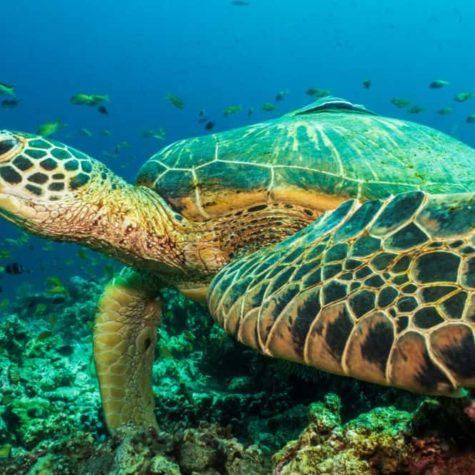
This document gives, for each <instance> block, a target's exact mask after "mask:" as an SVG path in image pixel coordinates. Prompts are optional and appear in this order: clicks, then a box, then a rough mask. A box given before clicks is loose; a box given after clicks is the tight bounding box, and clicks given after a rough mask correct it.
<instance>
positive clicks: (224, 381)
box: [0, 0, 475, 474]
mask: <svg viewBox="0 0 475 475" xmlns="http://www.w3.org/2000/svg"><path fill="white" fill-rule="evenodd" d="M0 6H1V7H2V9H1V11H2V21H1V26H0V39H1V45H2V54H1V67H0V82H1V83H4V84H8V85H12V86H14V88H15V94H14V95H13V96H7V95H1V96H0V104H1V105H2V106H1V107H0V129H3V128H5V129H10V130H21V131H25V132H36V131H37V130H38V128H39V127H40V126H41V125H44V124H45V123H54V124H55V125H56V126H57V129H58V130H57V131H56V132H55V133H54V134H53V135H52V138H54V139H57V140H59V141H61V142H64V143H67V144H68V145H71V146H74V147H76V148H78V149H79V150H82V151H84V152H86V153H88V154H89V155H91V156H93V157H95V158H97V159H99V160H101V161H103V162H104V163H106V164H107V165H108V166H109V167H110V168H111V169H112V170H114V171H115V172H117V173H118V174H120V175H121V176H123V177H124V178H126V179H127V180H129V181H133V180H134V178H135V175H136V173H137V171H138V169H139V167H140V166H141V164H142V163H144V162H145V160H146V159H147V158H148V157H149V156H151V155H152V154H153V153H154V152H156V151H157V150H159V149H160V148H161V147H163V146H165V145H167V144H169V143H171V142H173V141H175V140H178V139H181V138H185V137H191V136H196V135H201V134H207V133H214V132H218V131H222V130H226V129H229V128H232V127H238V126H242V125H246V124H250V123H254V122H258V121H262V120H266V119H270V118H275V117H278V116H279V115H281V114H283V113H285V112H288V111H291V110H292V109H296V108H299V107H301V106H303V105H306V104H307V103H310V102H312V101H313V100H314V99H315V97H317V96H318V95H319V94H324V93H325V92H328V93H331V94H332V95H335V96H338V97H344V98H346V99H348V100H351V101H352V102H356V103H361V104H364V105H365V106H366V107H367V108H368V109H370V110H372V111H375V112H377V113H380V114H382V115H388V116H392V117H399V118H404V119H409V120H415V121H418V122H421V123H424V124H427V125H430V126H432V127H435V128H437V129H440V130H442V131H444V132H446V133H448V134H451V135H453V136H455V137H457V138H458V139H460V140H462V141H463V142H465V143H467V144H469V145H471V146H475V116H473V120H471V119H470V117H471V116H472V114H475V98H473V99H472V98H468V99H467V100H466V101H457V100H455V99H454V98H455V96H456V95H457V94H460V93H464V92H468V93H471V92H472V91H475V61H474V55H473V52H474V51H475V35H474V25H475V4H474V2H472V1H469V0H458V1H457V0H455V1H451V2H447V1H442V0H430V1H429V0H411V1H409V0H398V1H397V2H394V1H390V0H378V1H376V0H328V1H320V0H294V1H293V2H291V1H287V0H246V1H244V0H243V1H231V0H201V1H198V0H183V1H182V0H160V1H151V0H150V1H134V2H131V1H128V2H126V1H124V0H114V1H112V0H102V1H93V0H82V1H81V2H77V1H60V0H48V1H44V0H38V1H35V2H33V1H28V0H15V1H11V2H6V1H3V2H1V3H0ZM434 80H446V81H448V82H450V84H449V85H446V86H444V87H441V88H434V87H430V84H431V83H432V82H433V81H434ZM83 92H84V93H91V94H101V95H107V96H108V97H109V101H107V102H104V107H105V110H102V111H99V110H98V109H97V107H87V106H78V105H74V104H72V103H71V102H70V98H71V97H72V96H73V95H74V94H77V93H83ZM12 98H14V99H15V100H17V101H16V102H15V101H14V102H10V103H8V102H6V103H5V102H3V103H2V100H5V99H8V100H12ZM401 99H404V101H403V103H401ZM406 100H407V103H406ZM263 105H264V107H263ZM398 105H399V106H400V107H398ZM230 106H236V107H230ZM12 266H13V267H12ZM120 267H121V266H120V265H118V264H117V263H114V262H113V261H112V260H109V259H106V258H104V257H102V256H100V255H98V254H95V253H93V252H92V251H89V250H86V249H82V248H80V247H78V246H75V245H71V244H58V243H51V242H48V241H44V240H41V239H39V238H35V237H29V236H27V235H26V234H25V233H23V232H22V231H21V230H18V229H17V228H15V227H13V226H12V225H10V224H8V223H7V222H5V221H0V270H1V272H0V358H1V361H2V369H1V370H0V388H1V397H2V400H1V401H0V460H1V463H3V464H5V465H4V466H3V468H1V469H0V473H3V472H4V473H164V474H168V473H170V474H171V473H185V474H187V473H190V474H191V473H203V474H204V473H206V474H212V473H233V474H237V473H242V474H252V473H272V471H275V473H309V474H311V473H335V474H337V473H338V474H339V473H342V474H345V473H348V474H353V473H354V474H359V473H362V474H365V473H413V474H416V473H420V474H423V473H430V474H436V473H437V474H438V473H454V474H455V473H462V474H464V473H467V474H470V473H475V468H474V469H473V470H472V468H471V467H474V466H475V465H474V464H475V459H474V458H473V457H474V456H473V454H471V453H469V452H470V451H469V448H470V446H471V444H472V443H475V441H474V440H473V438H472V439H469V441H467V439H463V442H461V444H462V445H461V446H460V447H459V446H457V450H455V449H454V453H455V452H456V453H457V454H458V455H457V456H455V455H454V456H452V457H449V456H448V455H447V453H448V452H447V453H445V452H444V450H443V447H445V446H444V444H446V443H447V440H450V441H451V443H452V442H453V440H455V439H457V438H458V437H459V435H460V434H461V433H462V432H463V433H465V432H464V431H466V432H470V431H471V433H472V435H473V432H474V431H473V426H471V429H470V430H467V427H468V424H469V423H468V422H467V421H465V420H463V417H462V415H463V411H461V410H460V408H458V407H457V406H456V405H455V406H454V407H452V404H455V403H453V402H450V403H447V404H446V405H445V404H444V406H446V407H444V408H442V407H441V406H442V404H441V403H440V401H439V400H437V399H424V398H422V397H418V396H414V395H410V394H408V393H405V392H403V391H397V390H394V389H384V388H379V387H376V386H372V385H370V384H365V383H359V382H355V381H350V380H346V379H343V378H337V377H333V376H330V375H322V374H320V373H318V372H316V371H314V370H312V372H308V371H307V370H304V369H301V368H296V367H295V366H294V365H289V364H286V363H278V362H274V361H273V362H269V361H268V360H267V359H264V358H263V357H261V356H259V355H256V354H254V353H253V352H252V351H250V350H248V349H244V348H241V347H239V345H237V344H236V343H234V342H232V341H231V340H230V339H228V338H227V337H226V336H225V335H224V334H222V333H221V332H220V331H219V329H217V328H215V327H214V326H213V325H212V321H211V317H209V315H208V314H207V310H206V308H205V307H201V306H199V305H196V304H193V303H191V302H189V301H187V300H185V299H184V298H182V297H180V296H179V295H178V294H176V293H174V292H173V291H170V299H169V303H167V312H166V314H165V317H164V325H163V328H162V329H161V330H160V332H161V333H160V343H159V345H160V346H159V348H158V355H159V359H160V361H161V362H160V363H157V366H156V368H155V369H154V383H155V385H156V386H159V389H156V391H155V392H156V394H157V399H159V402H158V406H157V415H158V418H159V421H160V420H162V421H163V423H162V424H161V425H162V427H163V428H164V430H165V432H166V431H168V432H167V434H168V437H169V439H167V438H166V437H167V436H165V435H163V439H160V440H158V441H157V440H155V439H154V440H151V439H150V437H151V436H150V435H147V434H146V435H143V436H142V438H136V439H131V440H127V441H124V440H120V441H118V440H115V442H114V441H112V442H111V440H106V432H105V428H104V423H103V421H102V419H101V418H102V415H101V413H100V408H99V395H98V391H97V387H96V386H95V384H96V383H95V378H94V368H93V365H92V364H91V336H90V330H91V326H92V321H93V315H94V309H95V303H96V301H97V298H98V296H99V295H100V292H101V288H102V285H103V284H104V283H105V282H106V281H107V279H108V278H110V276H111V275H112V274H113V273H114V271H115V270H117V269H120ZM159 381H160V383H159ZM78 387H79V388H80V389H77V388H78ZM73 388H76V389H73ZM312 404H313V405H312ZM447 407H449V409H447ZM309 408H310V409H309ZM389 408H392V409H389ZM309 411H310V412H309ZM447 411H448V412H447ZM309 414H310V416H309ZM309 417H310V419H309ZM358 417H360V419H357V418H358ZM309 420H310V422H311V424H313V426H312V427H311V426H308V424H309ZM355 420H356V421H357V422H354V421H355ZM434 420H437V421H438V423H437V424H435V426H430V421H432V422H434ZM448 421H450V424H449V423H448ZM345 424H350V426H345ZM351 424H353V425H351ZM316 427H317V428H319V429H320V433H319V434H320V435H318V436H317V435H316V434H317V433H318V430H317V429H315V428H316ZM336 427H337V428H339V431H340V432H339V433H340V435H341V437H340V438H339V439H338V443H340V444H341V450H338V451H336V452H335V450H334V446H335V443H336V442H335V440H336V439H335V440H333V442H331V441H330V442H328V444H327V446H325V443H326V442H324V441H323V439H325V436H324V435H322V434H329V433H330V432H331V431H332V430H334V429H335V428H336ZM428 427H429V433H430V434H431V437H432V436H433V437H434V438H435V439H436V440H437V444H439V445H437V444H435V443H434V444H435V445H434V446H437V447H438V449H440V450H439V451H437V450H438V449H437V450H436V449H434V446H430V447H429V445H430V444H429V443H428V442H427V440H428V438H427V437H426V434H427V430H428V429H427V428H428ZM448 427H449V428H450V431H449V434H446V433H445V432H443V430H446V429H447V428H448ZM305 428H306V429H305ZM304 429H305V430H306V431H307V433H304V435H303V436H301V438H300V439H298V440H299V442H298V443H297V442H295V443H294V446H292V447H290V448H289V447H288V446H287V448H286V449H285V450H284V449H282V447H284V446H285V444H286V443H287V442H289V441H291V440H297V438H298V437H299V434H300V433H301V432H302V431H303V430H304ZM76 430H77V432H74V431H76ZM187 431H188V432H187ZM193 431H194V432H193ZM312 431H313V432H312ZM438 431H439V432H438ZM350 432H351V433H352V434H357V435H358V434H359V435H360V436H361V438H360V439H358V437H357V436H354V440H353V441H351V440H350V439H351V437H352V436H350V435H348V436H347V433H350ZM170 434H171V435H170ZM177 434H178V435H177ZM183 434H185V435H183ZM309 434H310V435H309ZM345 434H346V435H345ZM375 434H376V435H375ZM408 434H410V435H409V437H411V440H413V439H414V438H415V439H417V441H418V443H419V447H422V449H421V450H423V449H424V450H425V449H427V450H426V452H424V454H426V455H427V454H431V455H430V456H429V455H427V456H426V458H425V459H423V462H421V463H420V464H415V463H414V464H413V466H409V465H408V463H407V457H409V455H411V456H414V453H415V452H411V453H410V454H409V453H408V452H407V453H406V452H405V450H406V451H407V450H409V449H408V443H407V437H408ZM434 434H435V435H434ZM180 437H181V438H180ZM232 437H237V439H233V438H232ZM302 437H303V438H302ZM315 437H321V438H322V447H326V448H325V449H324V450H323V449H322V450H323V451H326V452H325V453H326V455H325V457H323V458H322V460H326V461H327V462H326V465H322V468H321V469H320V468H319V469H318V470H320V471H318V470H317V469H316V468H315V466H316V465H312V463H311V462H309V461H308V460H307V461H305V460H304V461H303V462H301V463H300V462H299V463H300V465H298V464H297V463H296V465H294V466H293V468H288V467H287V468H283V467H284V465H283V462H282V460H288V459H290V458H291V457H292V456H293V454H294V453H295V452H296V450H297V448H296V447H297V446H305V444H310V442H309V441H310V440H312V438H313V440H314V439H315ZM437 437H439V439H437ZM445 437H446V438H445ZM356 439H358V440H356ZM325 440H326V439H325ZM328 440H330V439H328ZM363 440H365V441H368V440H370V441H371V443H370V442H368V443H366V442H365V443H366V445H364V444H363V442H362V441H363ZM114 443H115V444H116V445H114ZM68 444H70V445H68ZM98 444H99V445H98ZM100 444H102V445H100ZM120 444H122V445H121V447H124V445H123V444H126V445H125V447H126V449H124V450H123V452H122V453H121V455H117V451H116V448H117V446H118V445H120ZM127 444H129V445H127ZM187 444H188V445H187ZM352 444H354V445H352ZM358 444H359V445H358ZM362 444H363V445H362ZM424 444H426V445H424ZM368 445H370V447H369V446H368ZM52 447H53V449H52ZM54 447H56V449H54ZM71 447H73V448H71ZM98 447H99V448H98ZM249 447H251V448H249ZM332 447H333V448H332ZM451 447H452V446H451ZM132 449H133V450H132ZM279 449H282V450H284V452H281V453H280V456H276V455H274V454H275V453H277V452H278V450H279ZM347 449H348V450H347ZM350 449H351V450H350ZM429 449H430V450H429ZM432 449H433V450H432ZM459 449H460V450H459ZM332 450H333V451H332ZM345 450H346V451H345ZM411 450H412V449H411ZM434 451H435V452H434ZM350 452H351V454H350ZM31 454H33V455H31ZM124 454H125V455H124ZM203 454H204V455H203ZM342 454H343V455H342ZM362 454H363V455H362ZM434 454H435V455H434ZM441 454H442V455H441ZM444 454H445V455H444ZM460 454H462V455H460ZM467 454H468V455H467ZM273 455H274V461H272V460H271V458H272V456H273ZM45 457H47V458H46V459H45ZM121 457H122V458H121ZM345 457H346V458H345ZM405 457H406V458H405ZM431 457H432V458H431ZM444 457H445V458H444ZM464 457H465V458H464ZM151 460H153V461H154V462H153V464H152V462H150V461H151ZM197 460H199V461H200V462H199V463H198V462H196V461H197ZM236 460H239V461H241V462H239V463H238V462H236ZM368 460H369V461H368ZM414 460H419V459H417V458H416V459H414ZM467 460H469V462H467ZM451 461H455V462H454V463H455V464H457V463H460V465H454V466H453V467H452V468H450V467H449V464H450V463H452V462H451ZM195 462H196V463H195ZM193 463H195V465H193ZM444 463H446V465H447V467H449V468H447V470H448V471H447V472H442V471H440V472H438V471H435V470H436V468H434V467H439V468H440V467H442V466H443V464H444ZM305 464H307V465H305ZM236 467H237V468H236ZM302 467H307V468H302ZM308 467H314V468H308ZM460 467H462V468H460ZM2 470H3V472H2ZM35 470H36V471H35ZM42 470H43V471H42ZM305 470H308V471H305ZM431 470H434V471H431ZM451 470H452V471H451ZM457 470H458V471H457Z"/></svg>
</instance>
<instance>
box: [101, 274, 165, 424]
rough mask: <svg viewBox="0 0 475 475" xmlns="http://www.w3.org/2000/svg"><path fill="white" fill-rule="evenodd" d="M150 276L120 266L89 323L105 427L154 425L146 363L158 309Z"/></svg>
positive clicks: (149, 371) (151, 355) (149, 360)
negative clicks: (94, 317) (91, 323)
mask: <svg viewBox="0 0 475 475" xmlns="http://www.w3.org/2000/svg"><path fill="white" fill-rule="evenodd" d="M157 293H158V286H154V285H153V279H151V278H150V277H149V276H147V277H146V276H144V275H141V274H139V273H137V272H135V271H131V270H129V269H125V270H124V271H123V272H122V273H121V274H120V275H119V276H117V277H116V278H114V279H113V280H112V282H111V283H110V284H109V285H108V286H107V287H106V289H105V291H104V294H103V296H102V298H101V301H100V303H99V311H98V314H97V317H96V324H95V328H94V359H95V362H96V368H97V374H98V378H99V386H100V391H101V398H102V405H103V410H104V415H105V419H106V423H107V427H108V428H109V429H110V430H114V429H117V428H118V427H119V426H121V425H123V424H130V425H133V426H152V427H155V428H156V427H158V426H157V421H156V419H155V415H154V413H153V408H154V398H153V392H152V364H153V360H154V356H155V344H156V341H157V335H156V327H157V325H158V323H159V318H160V313H161V308H160V304H159V302H158V301H157Z"/></svg>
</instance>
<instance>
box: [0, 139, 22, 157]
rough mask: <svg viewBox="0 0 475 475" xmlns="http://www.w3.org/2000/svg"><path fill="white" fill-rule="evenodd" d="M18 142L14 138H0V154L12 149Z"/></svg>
mask: <svg viewBox="0 0 475 475" xmlns="http://www.w3.org/2000/svg"><path fill="white" fill-rule="evenodd" d="M17 144H18V142H17V141H16V140H15V139H10V138H9V139H4V140H0V155H3V154H5V153H7V152H9V151H10V150H12V149H13V148H14V147H15V146H16V145H17Z"/></svg>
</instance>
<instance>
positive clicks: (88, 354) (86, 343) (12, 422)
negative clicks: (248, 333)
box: [0, 276, 475, 475]
mask: <svg viewBox="0 0 475 475" xmlns="http://www.w3.org/2000/svg"><path fill="white" fill-rule="evenodd" d="M103 284H104V282H95V281H91V280H89V279H88V280H86V279H83V278H81V277H77V276H76V277H73V278H71V279H70V281H69V283H68V284H67V285H65V288H66V292H64V293H62V294H61V295H51V294H49V293H44V294H42V293H38V294H26V295H25V294H23V295H19V296H18V298H17V299H16V300H15V302H13V303H12V304H11V306H10V308H9V309H8V311H3V313H4V315H3V316H0V387H1V394H0V397H1V400H0V473H1V474H12V475H13V474H15V475H17V474H42V475H43V474H66V475H68V474H91V475H92V474H94V475H96V474H97V475H99V474H163V475H168V474H170V475H171V474H186V475H195V474H196V475H198V474H203V475H217V474H229V475H253V474H272V473H274V474H282V475H290V474H292V475H295V474H297V475H298V474H303V475H305V474H309V475H313V474H315V475H318V474H330V475H332V474H335V475H359V474H362V475H365V474H410V475H425V474H427V475H445V474H447V475H455V474H461V475H465V474H467V475H470V474H475V405H474V404H473V403H472V401H471V399H470V398H468V397H467V398H464V399H457V400H456V399H448V398H428V397H422V396H417V395H413V394H410V393H407V392H404V391H399V390H396V389H393V388H382V387H379V386H375V385H371V384H366V383H362V382H358V381H355V380H352V379H348V378H340V377H337V376H332V375H328V374H325V373H322V372H318V371H316V370H314V369H311V368H305V367H302V366H299V365H294V364H290V363H287V362H282V361H277V360H272V359H269V358H266V357H263V356H261V355H258V354H256V353H255V352H254V351H252V350H250V349H247V348H245V347H243V346H241V345H239V344H237V343H236V342H234V341H233V340H232V339H231V338H229V337H228V336H226V335H225V334H224V333H223V331H222V330H221V329H220V328H218V327H217V326H216V325H214V324H213V321H212V319H211V317H210V316H209V314H208V312H207V310H206V308H205V307H203V306H200V305H197V304H196V303H193V302H191V301H189V300H186V299H185V298H183V297H182V296H181V295H179V294H178V293H176V292H174V291H172V290H169V291H165V292H164V298H165V302H166V308H165V311H164V315H163V318H162V325H161V327H160V330H159V342H158V345H157V361H156V363H155V365H154V369H153V383H154V393H155V396H156V397H155V399H156V415H157V420H158V422H159V425H160V431H159V432H155V431H152V430H147V431H143V432H133V431H131V430H130V429H126V428H125V429H124V430H122V431H120V432H119V433H117V434H115V435H114V436H109V435H108V434H107V431H106V429H105V425H104V421H103V418H102V412H101V408H100V398H99V392H98V388H97V382H96V377H95V368H94V364H93V359H92V333H91V329H92V327H93V319H94V313H95V308H96V303H97V299H98V298H99V295H100V293H101V290H102V287H103Z"/></svg>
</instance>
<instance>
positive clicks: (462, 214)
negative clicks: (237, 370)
mask: <svg viewBox="0 0 475 475" xmlns="http://www.w3.org/2000/svg"><path fill="white" fill-rule="evenodd" d="M209 307H210V310H211V313H212V314H213V316H214V318H215V319H216V320H217V321H218V323H220V324H221V325H222V326H223V327H224V329H225V330H226V331H227V332H228V333H229V334H231V335H234V336H235V337H236V338H237V339H238V340H239V341H240V342H242V343H244V344H247V345H249V346H251V347H253V348H255V349H256V350H258V351H260V352H262V353H264V354H266V355H269V356H274V357H278V358H285V359H288V360H292V361H296V362H299V363H304V364H307V365H311V366H314V367H316V368H319V369H323V370H325V371H329V372H332V373H336V374H340V375H346V376H352V377H355V378H358V379H362V380H366V381H370V382H374V383H378V384H385V385H391V386H396V387H400V388H404V389H408V390H411V391H415V392H421V393H427V394H445V395H457V394H459V393H460V391H459V390H460V389H461V388H463V387H475V339H474V335H475V194H474V193H467V194H453V195H428V194H426V193H423V192H411V193H403V194H400V195H396V196H394V197H391V198H389V199H387V200H376V201H368V202H365V203H364V204H361V203H360V202H358V201H356V200H350V201H347V202H345V203H343V204H342V205H341V206H340V207H339V208H337V209H336V210H335V211H333V212H328V213H326V214H324V215H323V216H321V217H320V218H319V219H318V220H317V221H316V222H314V223H313V224H311V225H310V226H308V227H306V228H305V229H303V230H302V231H300V232H299V233H297V234H296V235H294V236H292V237H291V238H289V239H287V240H286V241H283V242H281V243H279V244H277V245H274V246H272V247H268V248H265V249H262V250H260V251H258V252H255V253H253V254H250V255H248V256H246V257H243V258H242V259H240V260H237V261H235V262H233V263H232V264H231V265H229V266H227V267H225V268H224V269H223V270H222V271H221V272H220V273H219V274H218V275H217V276H216V277H215V279H214V280H213V282H212V284H211V287H210V291H209Z"/></svg>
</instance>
